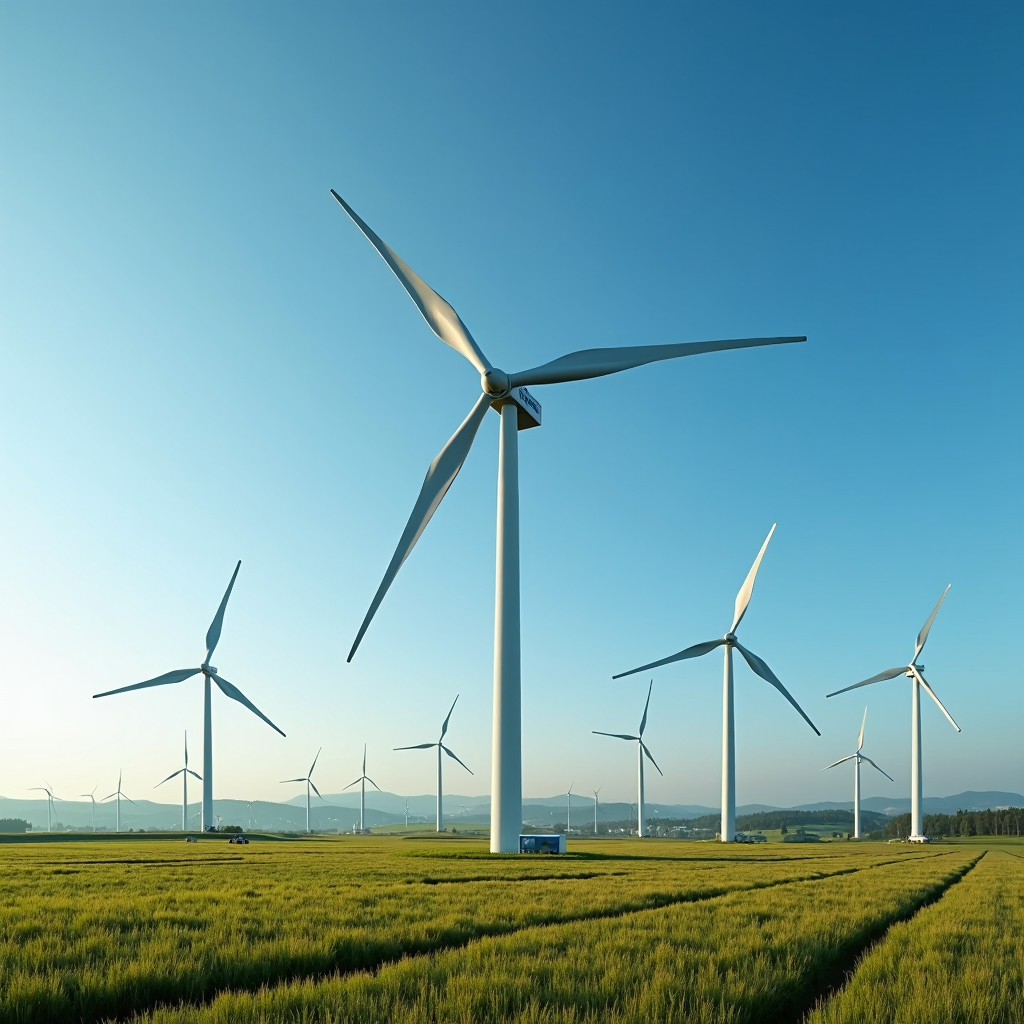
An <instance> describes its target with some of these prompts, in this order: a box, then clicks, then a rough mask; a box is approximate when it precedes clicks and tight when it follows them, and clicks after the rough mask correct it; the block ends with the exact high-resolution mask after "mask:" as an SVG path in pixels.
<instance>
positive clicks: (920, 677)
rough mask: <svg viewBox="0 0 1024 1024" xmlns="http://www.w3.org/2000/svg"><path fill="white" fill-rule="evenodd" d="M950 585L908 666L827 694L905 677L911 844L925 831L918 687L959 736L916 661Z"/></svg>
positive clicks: (920, 839) (915, 648)
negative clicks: (907, 706) (908, 707)
mask: <svg viewBox="0 0 1024 1024" xmlns="http://www.w3.org/2000/svg"><path fill="white" fill-rule="evenodd" d="M952 585H953V584H952V583H950V584H949V585H948V586H947V587H946V589H945V590H944V591H943V592H942V597H940V598H939V602H938V604H936V606H935V607H934V608H933V609H932V613H931V615H929V616H928V621H927V622H926V623H925V624H924V625H923V626H922V627H921V632H920V633H918V634H917V643H916V644H915V645H914V656H913V657H912V658H911V659H910V664H909V665H900V666H899V667H898V668H887V669H886V670H885V671H884V672H879V673H878V675H877V676H872V677H871V678H870V679H864V680H862V681H861V682H859V683H854V684H853V686H845V687H843V689H841V690H836V691H835V693H830V694H827V696H829V697H835V696H836V694H839V693H846V692H847V691H848V690H856V689H857V687H858V686H870V685H871V683H881V682H883V681H884V680H886V679H895V678H896V676H906V677H907V678H908V679H909V680H910V833H911V834H910V841H911V842H923V841H924V838H925V837H924V829H923V827H922V822H921V800H922V793H923V788H924V787H923V780H922V778H921V687H924V689H925V692H926V693H927V694H928V696H929V697H931V699H932V700H933V701H935V703H936V704H937V705H938V706H939V710H940V711H941V712H942V713H943V714H944V715H945V716H946V718H948V719H949V724H950V725H951V726H953V728H954V729H956V731H957V732H960V726H959V725H957V724H956V722H954V721H953V716H952V715H951V714H950V713H949V712H948V711H947V710H946V709H945V708H944V707H943V706H942V701H940V700H939V698H938V697H936V696H935V691H934V690H933V689H932V688H931V687H930V686H929V685H928V683H927V682H926V681H925V678H924V665H918V664H917V659H918V658H919V657H920V656H921V652H922V651H923V650H924V645H925V644H926V643H927V642H928V634H929V633H930V632H931V629H932V623H933V622H934V621H935V616H936V615H938V613H939V607H940V606H941V604H942V602H943V601H944V600H945V599H946V595H947V594H948V593H949V588H950V587H951V586H952Z"/></svg>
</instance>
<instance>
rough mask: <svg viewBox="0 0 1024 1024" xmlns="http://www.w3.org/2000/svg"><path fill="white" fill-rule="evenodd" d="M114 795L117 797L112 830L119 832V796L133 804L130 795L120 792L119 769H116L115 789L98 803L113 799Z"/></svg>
mask: <svg viewBox="0 0 1024 1024" xmlns="http://www.w3.org/2000/svg"><path fill="white" fill-rule="evenodd" d="M114 797H117V813H116V815H115V818H114V820H115V825H114V831H115V832H120V831H121V797H124V798H125V800H127V801H128V803H130V804H131V805H132V806H133V807H134V806H135V801H134V800H132V798H131V797H130V796H128V795H127V794H126V793H122V792H121V772H120V771H118V773H117V789H115V790H114V792H113V793H111V794H110V795H109V796H105V797H104V798H103V800H101V801H100V803H103V802H104V801H106V800H113V799H114Z"/></svg>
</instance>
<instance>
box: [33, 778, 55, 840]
mask: <svg viewBox="0 0 1024 1024" xmlns="http://www.w3.org/2000/svg"><path fill="white" fill-rule="evenodd" d="M29 789H30V790H31V791H32V792H35V791H36V790H39V792H41V793H45V794H46V831H47V832H52V831H53V819H54V818H56V817H57V811H56V809H55V808H54V806H53V801H54V800H59V799H60V797H59V796H54V795H53V790H52V789H51V788H50V784H49V783H48V782H47V783H46V785H45V786H29Z"/></svg>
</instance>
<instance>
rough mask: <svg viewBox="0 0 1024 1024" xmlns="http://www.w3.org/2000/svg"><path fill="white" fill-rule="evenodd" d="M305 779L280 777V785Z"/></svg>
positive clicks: (304, 780)
mask: <svg viewBox="0 0 1024 1024" xmlns="http://www.w3.org/2000/svg"><path fill="white" fill-rule="evenodd" d="M306 781H307V780H306V779H282V780H281V785H282V786H283V785H284V784H285V783H286V782H306Z"/></svg>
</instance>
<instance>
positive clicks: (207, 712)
mask: <svg viewBox="0 0 1024 1024" xmlns="http://www.w3.org/2000/svg"><path fill="white" fill-rule="evenodd" d="M241 567H242V563H241V561H239V563H238V565H236V566H235V571H234V572H233V573H232V575H231V582H230V583H229V584H228V589H227V590H226V591H225V592H224V597H223V598H222V600H221V602H220V607H219V608H218V609H217V614H216V615H214V617H213V622H212V623H210V628H209V629H208V630H207V632H206V657H205V658H204V659H203V663H202V665H200V666H199V668H179V669H175V670H174V671H173V672H165V673H164V674H163V675H162V676H157V677H156V678H155V679H147V680H146V681H145V682H143V683H132V685H131V686H121V687H118V689H116V690H106V691H104V692H103V693H96V694H93V697H109V696H111V694H115V693H127V692H128V691H129V690H142V689H145V688H146V687H149V686H167V685H168V684H170V683H181V682H184V681H185V680H186V679H191V678H192V676H195V675H198V674H199V673H200V672H202V674H203V683H204V694H203V825H202V827H203V831H204V832H205V831H208V830H209V829H210V828H211V827H215V826H216V819H215V817H214V813H213V723H212V720H211V701H212V689H211V682H212V683H216V684H217V686H218V687H219V688H220V690H221V692H222V693H223V694H224V695H225V696H227V697H230V698H231V699H232V700H237V701H238V703H239V704H244V705H245V707H247V708H248V709H249V710H250V711H251V712H252V713H253V714H254V715H256V716H257V717H258V718H262V719H263V721H264V722H266V723H267V725H269V726H270V728H271V729H274V730H275V731H276V732H280V733H281V735H282V736H283V735H284V733H283V732H281V730H280V729H278V728H277V726H276V725H274V723H273V722H272V721H271V720H270V719H269V718H267V716H266V715H265V714H263V712H262V711H260V709H259V708H258V707H256V705H255V704H253V703H252V701H250V700H249V698H248V697H246V696H245V694H244V693H242V691H241V690H240V689H239V688H238V687H237V686H235V684H234V683H229V682H228V681H227V680H226V679H225V678H223V676H219V675H217V670H216V669H215V668H214V667H213V666H212V665H211V664H210V659H211V658H212V657H213V652H214V651H215V650H216V649H217V643H218V641H219V640H220V633H221V629H222V628H223V626H224V610H225V609H226V608H227V606H228V598H229V597H230V596H231V588H232V587H233V586H234V585H235V578H236V577H237V576H238V570H239V569H240V568H241Z"/></svg>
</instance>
